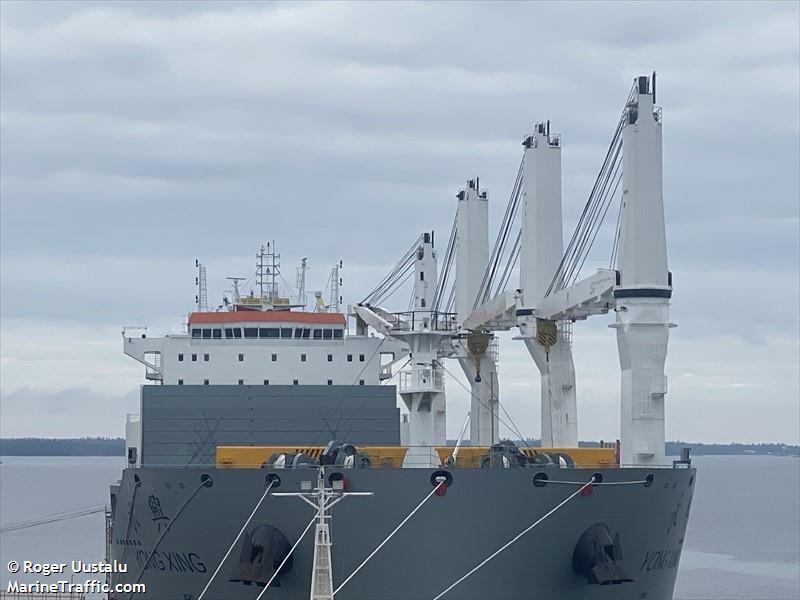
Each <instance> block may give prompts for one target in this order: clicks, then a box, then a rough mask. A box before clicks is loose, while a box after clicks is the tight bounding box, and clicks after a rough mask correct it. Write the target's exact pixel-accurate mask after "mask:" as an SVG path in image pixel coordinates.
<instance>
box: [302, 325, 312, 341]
mask: <svg viewBox="0 0 800 600" xmlns="http://www.w3.org/2000/svg"><path fill="white" fill-rule="evenodd" d="M310 335H311V329H310V328H308V327H306V328H305V329H303V339H304V340H307V339H308V338H309V336H310Z"/></svg>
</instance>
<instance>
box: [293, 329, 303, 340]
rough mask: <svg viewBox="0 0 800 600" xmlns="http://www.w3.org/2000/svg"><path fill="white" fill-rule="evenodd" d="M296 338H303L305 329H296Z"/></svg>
mask: <svg viewBox="0 0 800 600" xmlns="http://www.w3.org/2000/svg"><path fill="white" fill-rule="evenodd" d="M294 337H296V338H301V337H303V328H302V327H298V328H296V329H295V330H294Z"/></svg>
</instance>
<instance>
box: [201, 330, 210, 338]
mask: <svg viewBox="0 0 800 600" xmlns="http://www.w3.org/2000/svg"><path fill="white" fill-rule="evenodd" d="M203 339H204V340H210V339H211V330H210V329H203Z"/></svg>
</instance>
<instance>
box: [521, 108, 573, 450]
mask: <svg viewBox="0 0 800 600" xmlns="http://www.w3.org/2000/svg"><path fill="white" fill-rule="evenodd" d="M523 146H524V147H525V155H524V170H523V221H522V250H521V253H520V288H521V289H522V294H523V305H524V307H526V308H524V309H523V310H522V311H520V312H518V313H517V314H518V315H520V316H521V317H522V322H521V327H520V329H521V331H522V337H523V339H524V341H525V345H526V346H527V348H528V351H529V352H530V354H531V356H532V357H533V360H534V362H535V363H536V366H537V367H538V369H539V373H540V374H541V411H542V446H544V447H577V445H578V419H577V416H578V415H577V412H578V411H577V400H576V395H575V366H574V364H573V361H572V347H571V329H570V327H569V324H568V323H558V324H556V323H555V322H553V321H545V320H542V319H536V318H535V309H536V307H538V306H539V305H540V303H541V301H542V300H543V299H544V297H545V294H546V293H547V289H548V287H549V285H550V282H551V281H552V279H553V276H554V275H555V272H556V269H557V268H558V265H559V262H560V261H561V257H562V256H563V254H564V234H563V231H562V209H561V138H560V136H557V135H553V136H551V135H550V124H549V123H547V124H545V123H537V124H536V126H535V131H534V133H533V134H532V135H529V136H527V137H526V138H525V141H524V142H523Z"/></svg>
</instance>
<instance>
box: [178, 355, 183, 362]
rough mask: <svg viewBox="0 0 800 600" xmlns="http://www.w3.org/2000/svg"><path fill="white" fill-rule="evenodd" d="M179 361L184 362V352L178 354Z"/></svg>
mask: <svg viewBox="0 0 800 600" xmlns="http://www.w3.org/2000/svg"><path fill="white" fill-rule="evenodd" d="M178 362H183V354H178Z"/></svg>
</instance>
